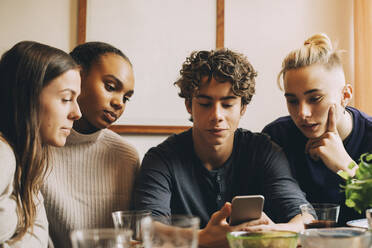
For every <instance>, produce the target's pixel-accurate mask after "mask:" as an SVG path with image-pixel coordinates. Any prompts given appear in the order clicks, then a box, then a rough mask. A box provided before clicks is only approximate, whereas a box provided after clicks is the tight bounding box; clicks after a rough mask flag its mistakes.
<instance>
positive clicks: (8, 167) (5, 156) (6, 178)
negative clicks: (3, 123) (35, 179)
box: [0, 136, 16, 193]
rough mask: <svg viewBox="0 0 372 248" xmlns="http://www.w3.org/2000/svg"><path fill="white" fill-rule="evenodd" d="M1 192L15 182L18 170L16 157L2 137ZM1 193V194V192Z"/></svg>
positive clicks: (0, 144)
mask: <svg viewBox="0 0 372 248" xmlns="http://www.w3.org/2000/svg"><path fill="white" fill-rule="evenodd" d="M0 158H1V160H2V161H1V166H0V167H1V169H0V170H1V173H0V190H1V191H2V190H3V188H4V186H6V185H8V184H9V183H10V182H12V181H13V178H14V173H15V170H16V157H15V154H14V152H13V149H12V148H11V147H10V145H9V144H8V142H6V141H5V139H3V138H2V137H1V136H0ZM0 193H1V192H0Z"/></svg>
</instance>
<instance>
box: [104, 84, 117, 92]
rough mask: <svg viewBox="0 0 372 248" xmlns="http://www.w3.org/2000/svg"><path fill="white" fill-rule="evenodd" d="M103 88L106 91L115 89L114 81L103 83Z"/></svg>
mask: <svg viewBox="0 0 372 248" xmlns="http://www.w3.org/2000/svg"><path fill="white" fill-rule="evenodd" d="M105 88H106V90H107V91H115V90H116V88H115V84H114V83H105Z"/></svg>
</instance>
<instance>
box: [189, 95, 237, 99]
mask: <svg viewBox="0 0 372 248" xmlns="http://www.w3.org/2000/svg"><path fill="white" fill-rule="evenodd" d="M196 98H204V99H208V100H213V97H211V96H207V95H203V94H200V95H197V96H196ZM236 98H238V97H237V96H224V97H221V98H220V100H230V99H236Z"/></svg>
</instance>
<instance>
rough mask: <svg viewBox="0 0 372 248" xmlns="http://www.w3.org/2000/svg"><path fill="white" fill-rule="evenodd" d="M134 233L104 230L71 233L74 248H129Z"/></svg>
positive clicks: (83, 230) (84, 230)
mask: <svg viewBox="0 0 372 248" xmlns="http://www.w3.org/2000/svg"><path fill="white" fill-rule="evenodd" d="M131 235H132V231H130V230H125V229H114V228H102V229H81V230H74V231H72V232H71V235H70V238H71V242H72V247H73V248H129V247H130V237H131Z"/></svg>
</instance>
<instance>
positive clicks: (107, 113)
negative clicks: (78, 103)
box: [103, 110, 118, 123]
mask: <svg viewBox="0 0 372 248" xmlns="http://www.w3.org/2000/svg"><path fill="white" fill-rule="evenodd" d="M103 115H104V117H105V119H106V120H107V121H108V122H110V123H112V122H115V121H116V120H117V118H118V116H117V115H116V114H115V113H114V112H112V111H109V110H104V111H103Z"/></svg>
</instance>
